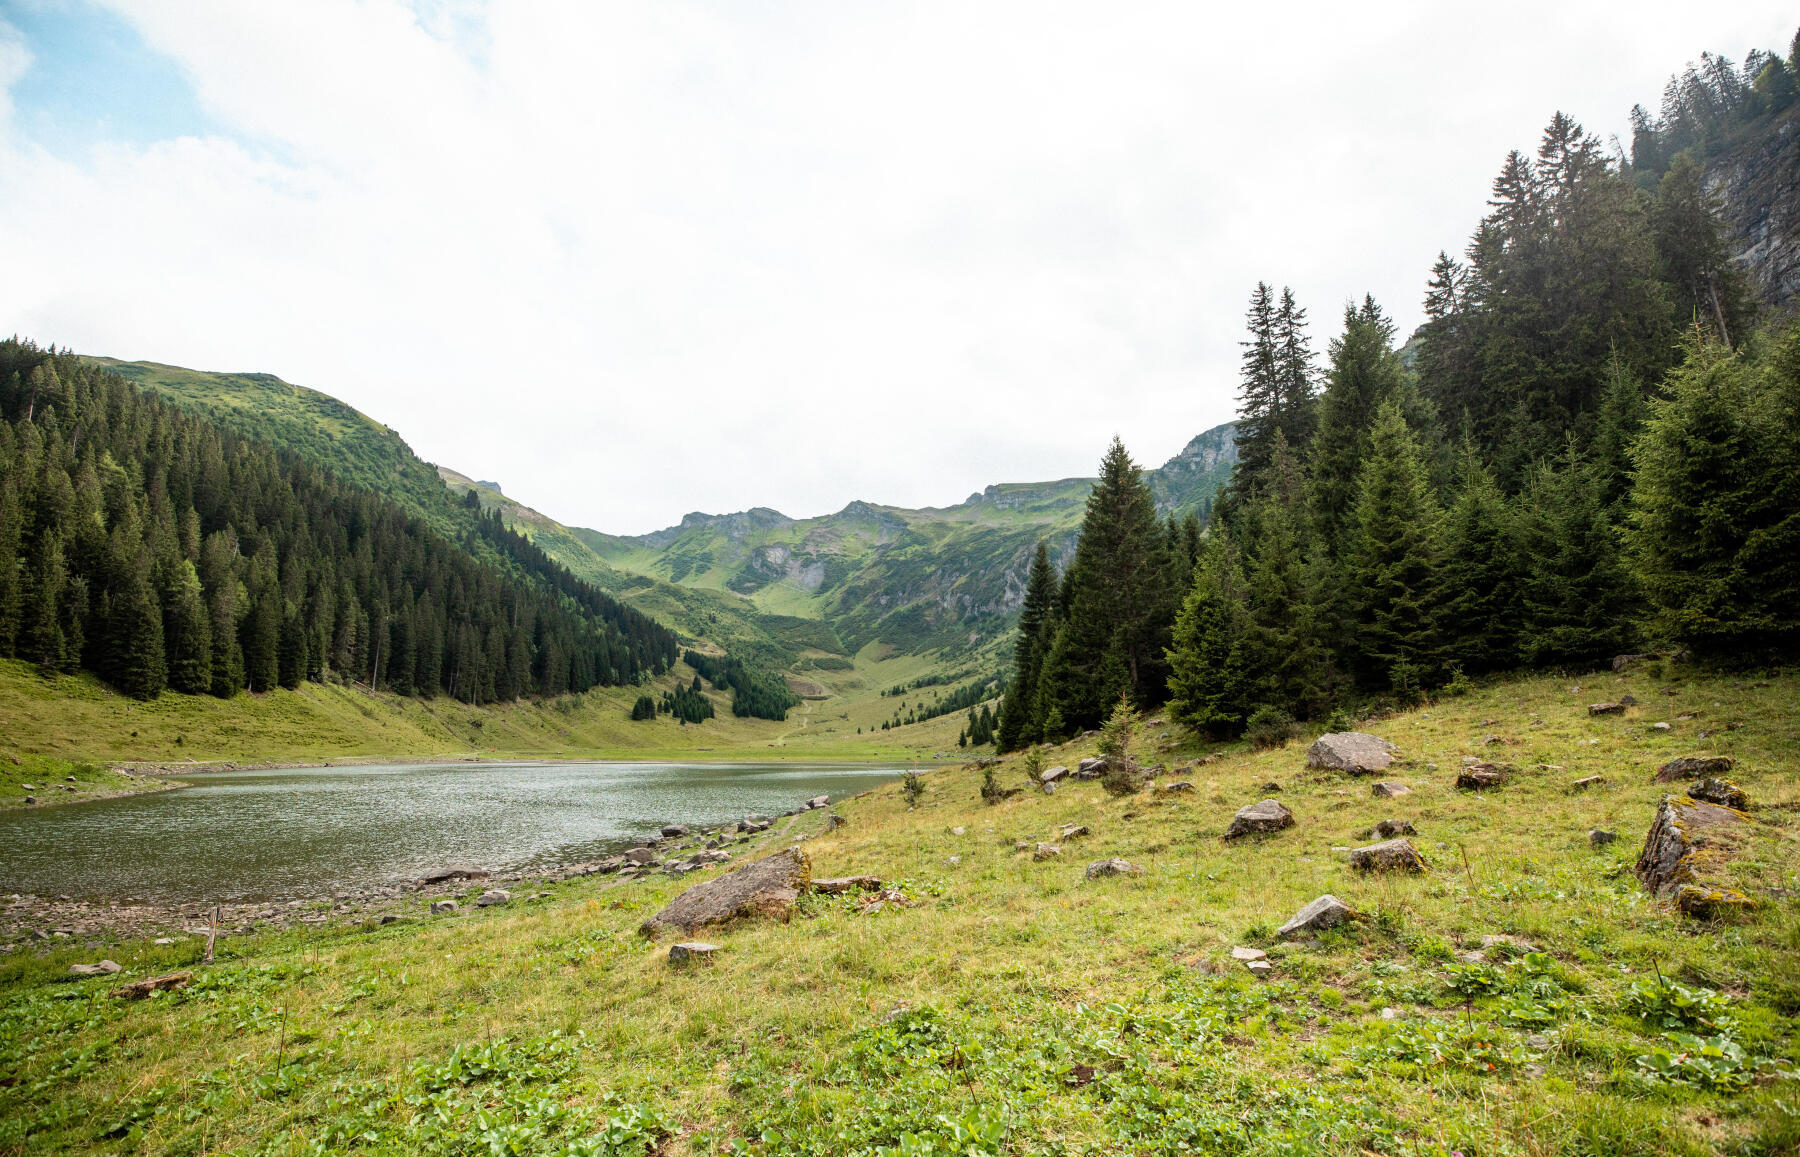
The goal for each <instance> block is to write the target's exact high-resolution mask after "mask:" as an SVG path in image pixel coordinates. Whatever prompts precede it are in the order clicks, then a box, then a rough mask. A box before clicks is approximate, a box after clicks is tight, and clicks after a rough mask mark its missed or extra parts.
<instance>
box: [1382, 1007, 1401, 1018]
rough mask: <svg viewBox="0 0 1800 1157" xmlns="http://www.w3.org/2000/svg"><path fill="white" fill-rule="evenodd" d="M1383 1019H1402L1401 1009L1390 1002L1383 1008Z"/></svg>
mask: <svg viewBox="0 0 1800 1157" xmlns="http://www.w3.org/2000/svg"><path fill="white" fill-rule="evenodd" d="M1381 1019H1382V1020H1399V1019H1400V1010H1399V1009H1397V1008H1395V1007H1394V1006H1393V1005H1391V1004H1390V1005H1388V1006H1387V1007H1386V1008H1383V1009H1382V1010H1381Z"/></svg>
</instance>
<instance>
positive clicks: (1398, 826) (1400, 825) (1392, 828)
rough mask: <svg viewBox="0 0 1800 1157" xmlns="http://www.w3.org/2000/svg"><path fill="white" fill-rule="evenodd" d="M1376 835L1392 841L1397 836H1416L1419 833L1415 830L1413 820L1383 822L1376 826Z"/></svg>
mask: <svg viewBox="0 0 1800 1157" xmlns="http://www.w3.org/2000/svg"><path fill="white" fill-rule="evenodd" d="M1374 834H1375V835H1377V836H1380V837H1381V838H1382V839H1384V840H1391V839H1393V838H1394V837H1395V836H1416V835H1418V834H1419V833H1418V832H1416V831H1414V830H1413V826H1412V821H1411V820H1382V821H1381V822H1380V823H1378V824H1376V825H1375V827H1374Z"/></svg>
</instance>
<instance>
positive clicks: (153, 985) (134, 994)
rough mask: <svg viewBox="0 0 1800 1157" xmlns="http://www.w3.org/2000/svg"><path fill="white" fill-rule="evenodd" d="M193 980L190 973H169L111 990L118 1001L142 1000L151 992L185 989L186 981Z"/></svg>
mask: <svg viewBox="0 0 1800 1157" xmlns="http://www.w3.org/2000/svg"><path fill="white" fill-rule="evenodd" d="M192 979H194V974H193V973H191V972H169V973H165V974H164V975H162V976H151V977H148V978H146V979H144V980H135V981H133V982H131V983H130V984H127V985H125V986H124V987H123V988H115V989H113V995H114V996H116V997H118V998H119V999H120V1000H143V999H144V998H145V997H147V996H149V995H150V994H151V993H153V992H167V991H168V990H169V989H172V988H186V987H187V984H188V981H190V980H192Z"/></svg>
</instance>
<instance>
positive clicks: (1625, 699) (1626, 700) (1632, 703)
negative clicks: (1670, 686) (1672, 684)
mask: <svg viewBox="0 0 1800 1157" xmlns="http://www.w3.org/2000/svg"><path fill="white" fill-rule="evenodd" d="M1670 694H1674V692H1672V691H1671V692H1670ZM1619 702H1620V703H1621V704H1622V705H1624V706H1626V707H1636V706H1637V696H1636V695H1629V694H1627V695H1621V696H1619Z"/></svg>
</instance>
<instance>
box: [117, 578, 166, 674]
mask: <svg viewBox="0 0 1800 1157" xmlns="http://www.w3.org/2000/svg"><path fill="white" fill-rule="evenodd" d="M109 620H110V621H109V622H108V633H109V635H110V640H109V643H108V646H109V648H110V649H111V650H112V652H113V663H112V668H113V669H112V677H113V682H114V683H116V684H117V685H118V688H119V690H121V691H123V692H125V694H127V695H130V696H131V697H132V698H134V699H154V698H156V697H157V696H158V695H160V694H162V691H163V688H164V687H166V686H168V667H167V665H166V661H165V659H164V656H163V629H162V608H161V607H160V606H158V605H157V601H156V598H155V596H154V595H153V594H152V592H151V590H150V584H149V582H148V581H146V580H145V579H144V578H143V577H142V575H134V576H132V578H131V579H130V580H128V581H127V583H126V584H125V585H124V586H123V587H122V588H121V589H120V590H118V591H116V592H114V595H113V598H112V607H111V614H110V616H109Z"/></svg>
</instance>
